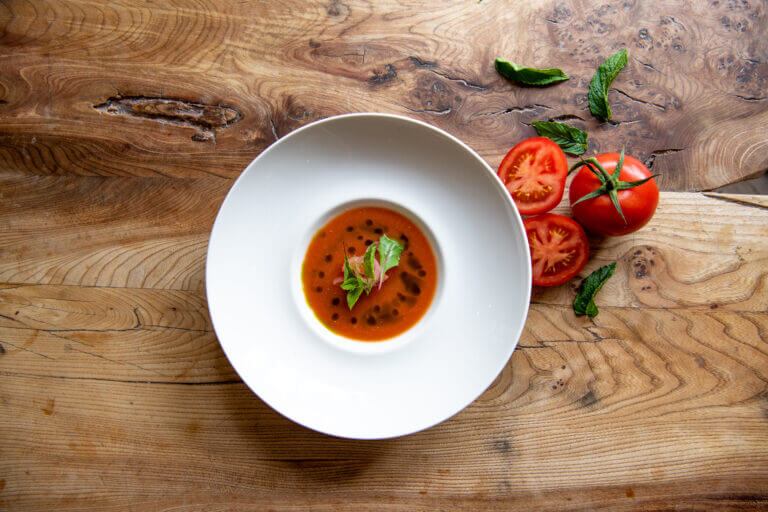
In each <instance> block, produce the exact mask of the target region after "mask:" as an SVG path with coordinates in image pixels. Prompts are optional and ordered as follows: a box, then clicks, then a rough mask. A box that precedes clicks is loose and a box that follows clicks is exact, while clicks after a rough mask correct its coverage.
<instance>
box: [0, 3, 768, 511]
mask: <svg viewBox="0 0 768 512" xmlns="http://www.w3.org/2000/svg"><path fill="white" fill-rule="evenodd" d="M766 9H768V5H766V3H765V2H764V1H754V0H709V1H706V2H705V1H701V0H693V1H690V2H685V3H681V2H673V1H671V0H661V1H658V2H640V1H633V0H628V1H623V2H614V3H595V2H588V1H586V0H536V1H526V2H515V3H510V2H504V1H501V0H484V1H483V2H482V3H477V2H476V1H474V0H461V1H459V0H452V1H446V2H439V3H438V2H434V3H427V2H417V1H411V0H399V1H395V0H382V1H376V2H374V1H363V0H354V1H353V0H324V1H322V2H315V1H311V2H296V1H289V0H276V1H267V2H258V1H253V2H244V1H236V0H220V1H214V0H192V1H184V2H182V1H170V0H166V1H155V0H146V1H134V0H118V1H112V2H99V1H94V0H67V1H62V0H0V510H2V511H5V510H9V511H17V510H22V511H25V510H31V511H39V510H72V511H75V510H100V511H118V510H119V511H123V510H137V511H145V510H148V511H174V512H180V511H192V510H210V511H225V510H226V511H231V510H236V511H246V510H318V511H324V510H337V511H341V510H392V511H395V510H397V511H400V510H420V511H422V510H423V511H443V510H468V511H470V510H471V511H480V510H511V509H521V510H532V511H535V510H686V511H687V510H718V511H720V510H733V511H736V510H768V313H767V312H766V311H768V203H766V197H765V196H756V195H738V194H730V193H728V194H707V195H704V194H700V193H694V191H702V190H711V189H714V188H717V187H720V186H722V185H727V184H732V183H735V182H738V181H740V180H743V179H746V178H749V177H753V176H759V175H761V174H763V173H764V172H765V171H766V170H768V131H766V130H765V126H766V125H767V123H768V97H766V90H768V46H767V45H766V44H765V34H766V33H768V15H767V14H766ZM623 47H626V48H627V49H628V51H629V57H630V58H629V64H628V66H627V67H626V68H625V69H624V70H623V71H622V72H621V74H620V75H619V77H618V78H617V79H616V81H615V82H614V84H613V88H612V90H611V91H610V92H609V99H610V101H611V105H612V110H613V112H614V119H613V121H611V122H606V123H598V122H597V121H596V120H595V119H594V118H593V117H592V116H591V115H590V114H589V110H588V106H587V103H586V93H587V88H588V84H589V79H590V78H591V75H592V73H593V71H594V69H595V68H596V66H597V65H598V64H599V63H600V62H601V61H602V60H603V59H604V58H605V57H606V56H607V55H609V54H611V53H613V52H615V51H617V50H618V49H619V48H623ZM496 56H503V57H506V58H509V59H511V60H514V61H516V62H519V63H521V64H527V65H531V66H538V67H551V66H557V67H561V68H563V69H564V70H565V71H566V72H567V73H568V74H569V75H571V76H572V77H573V78H572V79H571V80H570V81H568V82H566V83H563V84H559V85H555V86H551V87H546V88H532V87H521V86H518V85H515V84H512V83H510V82H508V81H506V80H504V79H503V78H501V77H499V76H498V75H497V74H496V72H495V71H494V70H493V66H492V62H493V59H494V58H495V57H496ZM356 111H381V112H391V113H398V114H405V115H408V116H411V117H414V118H418V119H421V120H424V121H427V122H429V123H431V124H434V125H436V126H439V127H440V128H443V129H445V130H447V131H448V132H450V133H452V134H454V135H456V136H458V137H459V138H461V139H462V140H464V141H466V142H467V143H468V144H469V145H470V146H472V147H473V148H474V149H476V150H477V151H478V152H479V153H480V154H481V156H483V157H484V158H485V159H486V160H487V161H488V162H489V164H490V165H491V166H497V165H498V164H499V162H500V160H501V158H502V157H503V155H504V153H505V152H506V151H507V150H508V149H509V148H510V147H511V146H512V145H513V144H514V143H516V142H517V141H519V140H520V139H522V138H525V137H528V136H532V135H533V134H534V131H533V129H532V128H531V125H530V123H531V122H532V121H535V120H547V119H556V120H564V121H568V122H570V123H572V124H574V125H576V126H579V127H581V128H584V129H587V130H588V131H589V134H590V152H591V151H593V150H594V151H599V152H601V151H608V150H615V149H618V148H620V147H621V146H622V145H626V147H627V151H628V152H629V153H630V154H632V155H634V156H637V157H638V158H640V159H641V160H643V161H645V162H646V164H647V165H648V166H649V167H651V168H652V170H653V172H658V173H660V176H659V178H658V181H659V183H660V185H661V187H662V188H663V189H665V190H666V192H664V193H663V194H662V198H661V202H660V205H659V209H658V211H657V213H656V215H655V217H654V219H653V220H652V222H651V223H650V224H649V225H648V226H646V227H645V228H644V229H642V230H641V231H638V232H636V233H634V234H632V235H628V236H624V237H616V238H609V239H602V238H591V239H590V244H591V248H590V249H591V253H592V258H591V260H590V262H589V264H588V266H587V267H586V268H585V269H584V271H583V272H582V275H581V276H580V277H584V276H585V275H587V273H589V272H590V271H592V270H593V269H594V268H596V267H598V266H600V265H604V264H606V263H608V262H610V261H617V263H618V265H617V270H616V274H615V276H614V277H613V278H612V279H611V280H610V281H609V282H608V283H607V284H606V286H605V287H604V289H603V290H602V291H601V292H600V294H599V295H598V298H597V304H598V306H599V308H600V311H601V312H600V315H599V316H598V317H596V318H595V319H593V320H590V319H588V318H583V317H575V316H574V315H573V313H572V309H571V302H572V300H573V296H574V284H576V283H578V282H579V279H575V283H569V284H566V285H563V286H560V287H556V288H551V289H535V290H534V293H533V299H532V305H531V309H530V313H529V317H528V321H527V323H526V328H525V331H524V333H523V336H522V338H521V340H520V343H519V345H518V348H517V350H516V351H515V352H514V354H513V356H512V357H511V359H510V360H509V362H508V364H507V366H506V367H505V368H504V370H503V371H502V373H501V374H500V375H499V377H498V378H497V379H496V381H495V382H494V384H493V385H492V386H491V387H490V388H489V389H488V390H487V391H486V392H485V393H484V394H483V395H482V396H481V397H480V398H479V399H478V400H476V401H475V402H474V403H473V404H472V405H470V406H469V407H468V408H467V409H465V410H464V411H462V412H461V413H459V414H458V415H456V416H455V417H453V418H451V419H450V420H448V421H446V422H445V423H443V424H441V425H439V426H437V427H434V428H432V429H429V430H427V431H424V432H420V433H417V434H414V435H411V436H407V437H404V438H398V439H390V440H383V441H373V442H363V441H352V440H344V439H338V438H333V437H328V436H324V435H321V434H318V433H315V432H313V431H310V430H307V429H305V428H303V427H300V426H298V425H296V424H294V423H292V422H291V421H289V420H287V419H285V418H283V417H282V416H280V415H279V414H277V413H275V412H274V411H273V410H272V409H270V408H269V407H268V406H267V405H266V404H265V403H263V402H262V401H261V400H260V399H259V398H258V397H256V396H255V395H254V394H253V393H252V392H251V391H250V390H249V389H248V388H247V387H246V386H245V385H244V384H243V382H242V381H241V379H240V378H239V377H238V375H237V374H236V373H235V372H234V370H233V369H232V367H231V366H230V365H229V363H228V361H227V359H226V357H225V356H224V354H223V352H222V351H221V348H220V346H219V343H218V341H217V339H216V336H215V334H214V332H213V329H212V326H211V321H210V317H209V315H208V311H207V304H206V300H205V281H204V263H205V253H206V249H207V244H208V236H209V233H210V229H211V227H212V224H213V220H214V218H215V215H216V212H217V211H218V208H219V206H220V204H221V202H222V200H223V199H224V196H225V195H226V193H227V191H228V190H229V188H230V187H231V185H232V180H233V179H234V178H236V177H237V176H238V175H239V173H240V172H241V171H242V169H243V168H244V167H245V166H246V165H247V164H248V162H250V161H251V160H252V159H253V158H254V157H255V156H256V155H258V154H259V152H261V151H262V150H263V149H265V148H266V147H268V146H269V145H270V144H271V143H272V142H274V141H275V140H277V139H278V138H280V137H282V136H284V135H286V134H287V133H289V132H290V131H292V130H294V129H296V128H298V127H300V126H302V125H305V124H307V123H309V122H311V121H314V120H317V119H320V118H323V117H327V116H330V115H335V114H342V113H347V112H356ZM558 211H559V212H561V213H565V214H567V213H568V207H567V205H565V204H561V205H560V207H559V209H558ZM479 341H481V340H479Z"/></svg>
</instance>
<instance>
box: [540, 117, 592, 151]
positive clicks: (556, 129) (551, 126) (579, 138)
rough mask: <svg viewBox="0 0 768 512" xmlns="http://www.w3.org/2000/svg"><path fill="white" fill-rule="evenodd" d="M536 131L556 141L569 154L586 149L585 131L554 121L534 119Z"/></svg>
mask: <svg viewBox="0 0 768 512" xmlns="http://www.w3.org/2000/svg"><path fill="white" fill-rule="evenodd" d="M533 127H534V128H536V133H538V134H539V135H541V136H542V137H546V138H548V139H549V140H551V141H553V142H554V143H556V144H557V145H558V146H560V147H561V148H562V150H563V151H565V152H566V153H568V154H569V155H581V154H582V153H584V152H585V151H586V150H587V132H583V131H581V130H579V129H578V128H574V127H573V126H570V125H567V124H565V123H558V122H555V121H548V122H543V121H534V122H533Z"/></svg>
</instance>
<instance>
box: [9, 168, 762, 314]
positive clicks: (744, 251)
mask: <svg viewBox="0 0 768 512" xmlns="http://www.w3.org/2000/svg"><path fill="white" fill-rule="evenodd" d="M229 183H230V182H228V181H226V180H207V179H200V180H169V179H163V178H157V179H133V178H104V177H37V176H32V177H26V178H5V179H0V194H2V197H3V198H4V200H3V201H0V226H2V227H3V228H4V229H2V230H0V256H2V257H1V258H0V282H7V283H18V284H22V283H25V284H64V285H83V286H116V287H145V288H167V289H184V290H202V289H203V281H204V275H203V267H204V262H205V251H206V249H207V241H208V236H209V232H210V228H211V226H212V225H213V220H214V218H215V215H216V212H217V210H218V207H219V205H220V203H221V201H222V200H223V198H224V196H225V194H226V192H227V190H228V187H229ZM745 197H749V196H745ZM557 211H559V212H561V213H564V214H568V207H567V205H565V203H564V204H563V205H561V207H560V208H559V209H558V210H557ZM766 235H768V210H766V209H761V208H754V207H748V206H744V205H740V204H737V203H733V202H729V201H723V200H719V199H714V198H707V197H704V196H702V195H701V194H685V193H663V194H662V197H661V203H660V206H659V209H658V211H657V213H656V215H655V217H654V218H653V220H652V221H651V223H650V224H648V226H646V227H645V228H643V229H642V230H640V231H638V232H636V233H633V234H631V235H627V236H624V237H615V238H608V239H596V238H593V239H592V240H591V245H592V248H591V250H592V252H593V255H594V257H593V258H592V260H591V261H590V263H589V264H588V266H587V267H586V269H585V271H584V272H583V275H587V273H588V272H591V271H592V270H593V269H594V268H596V267H598V266H600V265H604V264H606V263H608V262H609V261H615V260H618V261H619V266H618V269H617V272H616V276H615V277H614V278H612V279H611V281H609V282H608V283H607V284H606V286H605V288H604V290H603V291H602V292H601V295H600V299H599V300H598V304H602V303H603V302H601V301H603V300H605V302H604V303H605V304H610V305H614V306H639V305H647V306H651V307H679V306H685V307H702V308H710V307H718V308H728V309H733V310H744V311H762V310H765V309H768V292H767V291H766V289H767V288H766V287H767V286H768V247H766V246H765V243H764V241H765V240H766ZM651 262H653V263H651ZM578 282H579V281H578V280H577V279H575V280H573V282H572V283H570V284H566V285H563V286H561V287H556V288H553V289H539V288H536V289H535V290H534V301H535V302H542V303H547V304H568V303H569V302H570V301H572V300H573V293H574V292H573V286H576V285H577V284H578Z"/></svg>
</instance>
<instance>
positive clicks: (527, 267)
mask: <svg viewBox="0 0 768 512" xmlns="http://www.w3.org/2000/svg"><path fill="white" fill-rule="evenodd" d="M366 117H368V118H373V119H394V120H398V121H402V122H405V123H411V124H415V125H418V126H421V127H422V128H426V129H427V130H430V131H432V132H434V133H436V134H438V135H440V136H442V137H444V138H446V139H448V140H449V141H451V142H452V143H454V144H455V145H457V146H458V147H459V148H461V149H462V150H464V151H465V152H467V153H468V154H469V155H471V156H472V157H473V159H474V160H475V161H477V162H478V163H479V164H480V166H481V167H482V168H483V169H485V171H486V172H487V173H488V175H489V177H490V178H491V179H492V182H493V183H495V185H496V187H497V188H499V190H500V191H501V192H503V194H502V197H504V198H505V200H506V201H507V202H508V204H509V205H510V206H511V207H512V208H511V211H512V212H514V215H513V218H514V222H516V223H517V227H518V228H519V233H520V234H521V235H522V236H521V241H522V243H523V245H524V247H525V250H524V251H522V252H523V254H524V258H525V260H526V261H525V262H524V263H525V264H524V265H523V271H524V272H525V275H523V276H522V277H521V282H522V283H528V284H527V286H526V287H525V290H524V295H525V296H524V300H523V302H522V303H523V304H524V307H523V308H522V311H521V312H520V313H521V314H520V317H521V321H520V324H519V326H518V327H517V329H516V332H515V334H514V339H515V341H514V343H510V345H509V349H508V351H507V353H505V356H504V357H503V358H499V362H498V364H497V368H496V371H495V372H494V375H493V378H491V379H490V380H489V381H488V384H487V385H486V386H484V387H483V388H482V389H481V390H480V392H479V393H477V394H476V396H474V397H473V398H472V399H471V400H469V401H467V402H466V403H462V404H460V405H459V406H458V407H456V408H454V410H451V411H450V412H449V413H448V414H444V415H442V416H441V417H440V418H437V419H436V420H434V421H433V422H430V423H429V424H426V425H420V426H418V427H416V428H413V429H409V430H408V431H403V432H395V433H392V434H390V435H384V436H382V435H373V436H370V435H365V434H361V435H349V434H340V433H337V432H331V431H328V430H326V429H323V428H317V427H314V426H311V425H308V424H307V423H305V422H304V421H302V420H301V419H299V418H297V417H296V416H295V415H293V414H290V413H288V412H286V411H284V410H282V409H281V408H280V407H278V406H276V405H275V404H273V403H271V402H270V401H269V400H267V399H265V398H263V397H262V396H261V395H260V394H259V393H258V391H257V390H256V389H254V388H253V387H252V386H251V385H250V384H249V383H248V379H247V378H246V377H244V376H243V375H242V374H241V373H240V371H238V369H237V365H236V364H235V362H234V360H233V359H232V358H231V357H230V354H229V353H228V352H227V349H226V347H225V343H223V342H222V340H221V338H220V334H219V330H218V329H217V327H216V320H215V317H216V314H215V312H214V309H215V306H214V303H215V300H213V299H212V296H211V292H210V287H209V285H208V283H209V282H210V268H211V254H212V247H213V244H212V243H211V241H212V240H213V234H214V233H215V232H216V228H217V225H218V223H219V221H220V218H221V212H222V211H223V210H224V208H225V207H226V206H227V204H228V202H229V201H231V198H232V197H233V195H234V194H235V193H236V191H237V190H238V189H239V188H240V186H241V184H242V182H243V180H244V178H245V176H246V175H247V174H248V173H249V172H250V171H251V169H254V168H255V167H256V166H257V165H258V162H259V161H260V160H261V159H264V158H265V156H266V155H268V154H270V153H273V152H275V151H277V150H278V148H280V147H281V146H282V145H284V144H285V143H286V141H288V140H290V139H291V138H293V137H295V136H297V135H298V134H300V133H302V132H304V131H306V130H310V129H315V128H317V127H318V126H321V125H324V124H330V123H334V122H338V121H341V120H344V119H349V118H366ZM531 279H532V268H531V257H530V248H529V246H528V239H527V237H526V236H525V226H524V224H523V219H522V217H521V215H520V212H519V211H518V209H517V206H516V205H515V204H514V201H513V200H512V197H511V196H510V194H509V192H508V191H507V189H506V187H505V186H504V184H503V182H502V181H501V179H500V178H499V177H498V175H497V174H496V172H495V171H494V170H493V169H492V168H491V166H490V165H488V163H487V162H486V161H485V160H484V159H483V158H482V157H481V156H480V155H479V154H478V153H477V152H476V151H475V150H474V149H472V148H471V147H470V146H468V145H467V144H466V143H464V142H463V141H461V140H460V139H459V138H457V137H455V136H454V135H451V134H450V133H448V132H447V131H445V130H443V129H441V128H438V127H436V126H433V125H431V124H429V123H426V122H424V121H421V120H418V119H413V118H411V117H408V116H404V115H400V114H389V113H382V112H355V113H348V114H340V115H335V116H330V117H326V118H323V119H319V120H317V121H313V122H311V123H308V124H306V125H304V126H301V127H299V128H297V129H295V130H293V131H292V132H290V133H288V134H286V135H285V136H283V137H281V138H279V139H278V140H276V141H275V142H273V143H272V144H271V145H270V146H268V147H267V148H266V149H264V150H263V151H262V152H261V153H259V154H258V155H257V156H256V157H255V158H254V159H253V160H251V162H250V163H249V164H248V165H247V166H246V167H245V169H243V171H242V172H241V173H240V175H239V176H238V177H237V178H236V179H235V181H234V183H233V184H232V186H231V187H230V189H229V191H228V192H227V195H226V197H225V198H224V200H223V201H222V203H221V205H220V206H219V209H218V211H217V213H216V219H215V220H214V222H213V226H212V227H211V232H210V236H209V243H208V247H207V250H206V259H205V297H206V302H207V306H208V312H209V316H210V319H211V326H212V327H213V330H214V333H215V335H216V339H217V341H218V342H219V346H220V347H221V350H222V351H223V352H224V354H225V356H226V357H227V360H228V361H229V363H230V364H231V365H232V368H233V369H234V371H235V373H237V375H238V376H239V377H240V378H241V380H242V381H243V383H244V384H245V385H246V386H247V387H248V388H249V389H250V390H251V392H253V393H254V394H255V395H256V396H257V397H259V399H260V400H262V401H263V402H264V403H265V404H267V405H268V406H269V407H270V408H272V409H273V410H274V411H276V412H277V413H279V414H281V415H282V416H284V417H286V418H288V419H289V420H291V421H293V422H294V423H297V424H299V425H301V426H303V427H305V428H308V429H310V430H313V431H315V432H320V433H322V434H325V435H329V436H333V437H338V438H343V439H358V440H376V439H391V438H396V437H402V436H406V435H411V434H415V433H417V432H421V431H423V430H427V429H429V428H432V427H434V426H436V425H438V424H440V423H443V422H444V421H447V420H449V419H450V418H452V417H453V416H455V415H456V414H458V413H459V412H461V411H462V410H464V409H465V408H466V407H468V406H469V405H471V404H472V403H474V402H475V401H476V400H477V399H478V398H479V397H480V396H481V395H482V394H483V393H484V392H485V391H487V389H488V387H489V386H490V385H491V384H493V382H494V381H495V380H496V379H497V378H498V376H499V375H500V374H501V372H502V371H503V370H504V368H505V366H506V365H507V363H508V362H509V359H510V357H511V356H512V354H513V352H514V350H515V348H517V345H518V343H519V341H520V337H521V336H522V333H523V329H524V328H525V320H526V318H527V316H528V312H529V310H530V301H531V293H532V284H531V283H532V281H531Z"/></svg>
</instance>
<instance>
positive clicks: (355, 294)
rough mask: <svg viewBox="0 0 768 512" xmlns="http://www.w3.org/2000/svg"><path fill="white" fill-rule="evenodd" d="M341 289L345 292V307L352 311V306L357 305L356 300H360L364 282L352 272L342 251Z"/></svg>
mask: <svg viewBox="0 0 768 512" xmlns="http://www.w3.org/2000/svg"><path fill="white" fill-rule="evenodd" d="M341 289H342V290H345V291H346V292H347V305H348V306H349V309H352V306H354V305H355V303H357V299H359V298H360V295H361V294H362V293H363V290H364V289H365V282H364V281H363V279H362V278H361V277H360V276H359V275H357V274H356V273H355V271H354V270H352V266H351V265H350V264H349V259H348V258H347V252H346V251H344V282H343V283H341Z"/></svg>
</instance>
